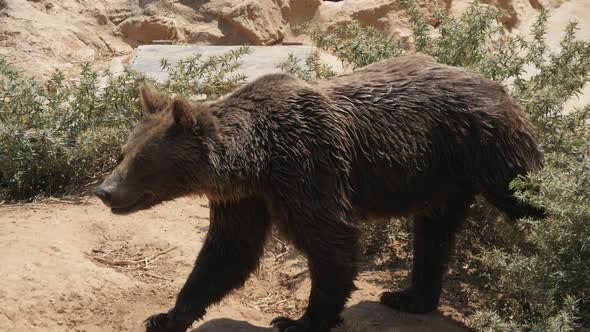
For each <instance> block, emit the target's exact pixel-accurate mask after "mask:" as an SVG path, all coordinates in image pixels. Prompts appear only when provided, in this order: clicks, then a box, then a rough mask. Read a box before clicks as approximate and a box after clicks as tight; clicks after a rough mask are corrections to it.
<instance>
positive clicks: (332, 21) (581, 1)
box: [0, 0, 590, 77]
mask: <svg viewBox="0 0 590 332" xmlns="http://www.w3.org/2000/svg"><path fill="white" fill-rule="evenodd" d="M418 2H419V5H420V8H422V10H425V11H427V10H428V8H429V7H430V6H431V5H433V4H434V3H435V2H438V3H439V4H440V5H442V6H444V7H445V8H447V9H449V10H451V11H453V12H456V13H460V12H462V11H463V10H464V9H465V8H466V7H467V6H468V3H469V1H468V0H444V1H436V0H418ZM483 2H485V3H489V4H490V5H494V6H498V7H500V8H503V9H504V10H505V11H506V14H505V15H504V17H503V18H502V20H503V21H504V23H505V24H506V26H507V27H508V28H509V29H521V28H522V27H524V26H527V25H528V24H530V22H531V20H532V18H534V16H535V15H536V12H537V10H539V9H542V8H545V9H549V10H552V12H553V16H554V17H557V21H559V22H561V21H563V20H564V18H571V19H577V20H579V21H581V22H582V23H583V24H586V25H589V24H590V23H585V22H588V21H590V20H587V19H586V17H585V16H586V15H590V8H588V7H589V6H590V4H588V3H587V1H585V0H569V1H568V0H484V1H483ZM585 2H586V3H585ZM560 20H561V21H560ZM305 21H310V22H312V23H313V24H315V25H317V26H320V27H322V28H324V29H326V30H330V29H333V28H335V27H337V26H339V25H343V24H346V23H350V22H359V23H361V24H363V25H368V26H372V27H375V28H377V29H379V30H381V31H383V32H385V33H387V34H389V35H392V36H396V37H402V38H403V37H406V36H408V35H409V34H410V30H409V28H408V19H407V17H406V16H405V14H404V13H403V11H402V9H401V8H400V6H399V1H397V0H344V1H340V2H325V1H321V0H237V1H234V0H209V1H207V0H133V1H131V0H111V1H90V0H0V55H4V56H6V57H8V58H9V59H10V61H11V62H12V63H14V64H15V65H16V66H18V67H20V68H22V69H24V70H25V71H27V72H29V73H31V74H35V75H37V76H41V77H44V76H47V75H48V74H49V73H51V72H52V71H54V70H55V69H60V70H63V71H66V72H70V71H72V70H74V69H76V68H78V66H79V64H80V63H82V62H91V63H96V64H98V66H99V67H100V65H101V64H103V65H104V66H106V65H108V62H109V61H110V60H111V59H113V58H116V57H121V56H125V55H128V54H130V53H131V52H132V50H133V48H134V47H136V46H137V45H139V44H144V43H151V42H153V41H154V40H161V39H166V40H172V41H173V42H175V43H198V44H250V45H275V44H281V43H282V42H284V41H287V40H293V39H294V38H298V37H296V36H294V34H293V31H292V28H293V26H295V25H296V24H298V23H301V22H305ZM432 23H433V24H434V23H435V22H432ZM559 24H561V25H563V24H565V23H558V25H559ZM550 25H551V24H550ZM581 28H582V33H586V34H590V26H585V27H584V26H582V27H581ZM559 30H562V29H557V30H556V34H557V32H558V31H559ZM549 39H551V36H549ZM301 40H303V41H305V40H304V39H301Z"/></svg>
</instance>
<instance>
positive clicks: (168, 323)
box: [144, 310, 192, 332]
mask: <svg viewBox="0 0 590 332" xmlns="http://www.w3.org/2000/svg"><path fill="white" fill-rule="evenodd" d="M144 324H145V330H146V332H185V331H186V329H187V328H188V327H189V326H190V325H191V324H192V321H191V322H189V321H188V320H182V319H179V317H176V315H175V314H174V312H173V311H172V310H170V311H168V312H167V313H160V314H156V315H152V316H150V317H148V319H146V320H145V321H144Z"/></svg>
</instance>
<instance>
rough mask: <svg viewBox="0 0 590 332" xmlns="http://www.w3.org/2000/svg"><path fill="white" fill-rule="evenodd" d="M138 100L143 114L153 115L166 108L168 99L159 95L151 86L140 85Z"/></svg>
mask: <svg viewBox="0 0 590 332" xmlns="http://www.w3.org/2000/svg"><path fill="white" fill-rule="evenodd" d="M139 99H140V100H141V106H142V107H143V110H144V112H146V113H148V114H155V113H158V112H160V111H162V110H163V109H165V108H166V106H167V105H168V103H169V102H170V97H168V96H166V95H164V94H161V93H159V92H158V91H156V89H154V88H153V87H152V86H151V85H149V84H146V83H142V84H141V85H140V86H139Z"/></svg>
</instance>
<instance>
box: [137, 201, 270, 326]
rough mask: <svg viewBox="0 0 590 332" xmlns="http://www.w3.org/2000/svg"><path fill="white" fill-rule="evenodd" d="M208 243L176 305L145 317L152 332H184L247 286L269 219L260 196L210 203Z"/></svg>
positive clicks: (266, 231) (260, 249) (260, 251)
mask: <svg viewBox="0 0 590 332" xmlns="http://www.w3.org/2000/svg"><path fill="white" fill-rule="evenodd" d="M210 205H211V211H210V223H211V224H210V226H209V231H208V233H207V236H206V238H205V242H204V244H203V248H202V249H201V252H200V253H199V256H198V258H197V261H196V263H195V266H194V268H193V270H192V272H191V273H190V275H189V277H188V279H187V281H186V283H185V285H184V287H183V288H182V290H181V291H180V293H179V294H178V297H177V300H176V305H175V306H174V308H172V309H171V310H170V311H168V312H167V313H161V314H156V315H153V316H151V317H150V318H148V319H147V320H146V331H147V332H184V331H186V329H187V328H189V327H190V326H191V325H192V323H193V322H194V321H195V320H198V319H201V318H202V317H203V316H204V315H205V312H206V309H207V307H208V306H209V305H211V304H213V303H216V302H219V301H221V299H223V297H224V296H225V295H226V294H227V293H229V292H230V291H231V290H233V289H236V288H239V287H242V285H243V284H244V282H245V281H246V279H247V278H248V277H249V276H250V274H251V273H252V271H254V269H256V267H257V266H258V262H259V259H260V256H261V255H262V252H263V248H264V242H265V240H266V236H267V233H268V230H269V226H270V221H269V219H270V218H269V216H268V212H267V209H266V205H265V203H264V202H263V201H261V200H255V199H250V200H244V201H240V202H231V203H229V202H213V201H212V202H211V203H210Z"/></svg>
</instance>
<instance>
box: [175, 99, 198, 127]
mask: <svg viewBox="0 0 590 332" xmlns="http://www.w3.org/2000/svg"><path fill="white" fill-rule="evenodd" d="M172 115H173V116H174V122H175V123H176V124H178V125H179V126H181V127H182V128H185V129H194V125H195V115H194V113H193V106H192V105H191V103H190V101H188V100H187V99H186V98H184V97H181V96H178V97H175V98H174V101H173V102H172Z"/></svg>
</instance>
